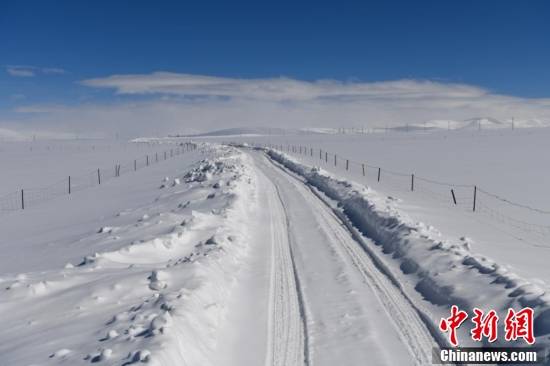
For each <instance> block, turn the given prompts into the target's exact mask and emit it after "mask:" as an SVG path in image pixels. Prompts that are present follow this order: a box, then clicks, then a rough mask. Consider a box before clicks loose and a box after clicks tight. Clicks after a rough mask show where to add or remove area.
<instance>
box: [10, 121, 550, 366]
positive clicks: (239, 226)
mask: <svg viewBox="0 0 550 366" xmlns="http://www.w3.org/2000/svg"><path fill="white" fill-rule="evenodd" d="M516 132H517V133H516ZM453 133H454V134H453V135H451V134H445V133H443V132H440V133H420V132H416V133H414V134H412V133H411V134H407V135H405V134H397V133H395V134H387V135H381V134H376V135H372V136H371V135H368V136H364V135H350V134H346V135H337V134H336V135H326V134H324V135H319V134H309V135H306V134H300V135H299V136H289V135H285V136H279V137H276V136H265V137H261V136H246V137H242V138H240V140H241V141H249V142H255V143H258V144H269V145H272V146H273V148H271V149H265V148H252V147H250V146H249V145H248V146H246V145H238V146H235V147H231V146H222V145H220V144H212V143H202V142H198V141H199V140H198V139H195V141H194V142H197V143H198V148H197V149H195V150H192V151H182V153H181V154H177V155H175V156H173V157H169V158H167V159H166V160H164V159H163V157H164V155H161V159H160V160H159V162H156V160H155V162H154V163H151V164H150V166H146V167H142V168H140V169H137V170H136V171H132V170H131V169H130V171H124V174H121V175H120V177H113V178H111V179H108V180H106V181H105V182H103V183H102V184H101V185H92V186H89V187H87V188H86V189H82V190H80V191H76V192H75V193H74V194H71V195H70V196H69V195H62V196H57V197H53V198H51V199H48V200H44V201H41V202H39V203H37V204H36V205H32V206H30V207H28V208H26V209H25V210H16V211H12V212H9V213H6V214H5V215H3V217H2V220H1V221H0V232H2V235H1V237H0V250H1V251H2V256H0V322H1V323H2V331H1V332H0V365H4V364H6V365H16V366H18V365H21V366H28V365H63V364H66V365H81V364H82V365H84V364H90V363H94V364H96V363H97V364H100V365H101V364H105V365H131V364H140V363H149V364H152V365H223V366H226V365H227V366H237V365H239V366H241V365H251V366H255V365H270V366H298V365H327V366H328V365H331V366H332V365H334V364H337V363H339V362H340V363H341V362H342V355H345V357H346V363H345V364H346V365H364V364H365V360H369V361H370V362H372V363H373V364H376V365H427V364H431V361H432V349H433V347H437V346H448V344H449V343H448V338H447V335H445V334H443V333H441V332H440V331H439V330H438V329H437V325H438V323H439V320H440V318H441V317H445V316H447V315H448V312H449V307H450V306H451V305H453V304H458V305H459V306H461V307H462V308H464V309H468V310H471V309H472V308H473V307H476V306H477V307H482V308H484V309H489V308H491V309H495V310H497V311H498V312H499V313H502V312H504V311H505V310H506V309H507V308H508V307H513V308H521V307H524V306H530V307H533V308H534V309H535V314H536V317H535V336H536V337H537V345H541V346H545V345H548V344H549V343H550V338H549V335H550V298H549V296H548V294H547V293H548V290H549V288H548V278H550V272H549V270H548V268H547V258H548V254H547V253H548V250H549V249H550V247H549V246H548V244H547V243H546V240H545V237H544V235H539V234H538V233H535V234H533V233H531V232H529V231H528V230H525V228H523V227H522V228H512V229H511V228H510V225H508V224H506V223H504V222H499V221H497V220H494V219H493V218H492V217H491V216H490V215H489V213H488V211H487V210H488V208H487V207H495V206H494V205H496V203H493V202H492V201H489V200H488V198H486V197H485V198H484V196H483V194H484V193H482V191H479V195H480V196H479V197H478V198H477V199H478V207H477V211H475V212H473V211H472V207H471V203H472V202H471V199H472V196H471V194H472V189H471V188H472V187H471V186H470V185H471V184H478V185H479V187H482V188H483V189H486V190H487V192H495V193H496V194H498V195H503V196H504V197H507V198H509V199H511V200H517V201H519V202H522V203H527V204H530V205H536V206H537V207H541V208H544V206H545V203H544V201H542V200H541V201H538V200H536V199H535V197H536V196H537V190H539V193H541V192H542V191H543V190H544V182H540V180H544V179H545V177H548V175H547V173H544V172H543V170H542V169H541V172H540V174H539V175H538V176H536V174H538V173H537V172H538V170H536V169H534V167H543V166H544V159H545V157H546V156H547V155H548V154H547V153H546V147H545V144H544V141H545V136H547V135H548V134H549V132H548V131H547V130H531V131H528V130H522V131H514V132H512V131H510V132H506V131H487V132H485V131H484V132H481V133H480V134H479V135H478V134H474V133H473V131H469V132H464V131H463V132H461V133H459V132H457V131H453ZM222 140H223V141H229V140H239V138H237V137H235V136H232V137H231V138H229V137H227V138H224V137H218V138H215V139H213V141H216V142H221V141H222ZM139 141H141V143H142V144H144V145H142V147H137V146H133V145H131V144H121V145H119V146H118V147H117V148H116V149H115V150H116V151H117V154H118V156H120V159H121V160H122V159H127V160H130V161H132V159H133V156H135V155H139V153H140V152H141V153H142V156H143V155H147V154H148V155H150V156H152V154H154V152H156V151H159V152H164V151H169V150H170V149H173V148H175V147H177V146H181V145H178V143H181V142H187V141H188V140H187V139H183V138H165V139H142V140H139ZM516 143H517V144H518V146H520V145H521V146H523V147H522V148H521V149H520V148H519V147H516V148H511V147H510V146H512V145H513V146H515V145H514V144H516ZM275 145H279V147H278V148H275ZM281 145H283V146H282V150H284V152H282V151H281ZM63 146H65V147H64V148H65V149H69V146H70V148H71V149H75V150H76V151H73V153H71V154H62V153H61V152H62V151H63V149H62V148H58V149H57V150H56V149H50V150H48V149H47V148H46V150H45V151H43V152H42V155H47V153H46V152H47V151H49V152H50V153H52V154H53V155H54V156H57V159H61V156H63V157H64V159H65V160H64V162H63V163H62V164H61V165H63V166H65V167H74V168H75V169H77V167H79V166H80V164H81V162H82V157H83V155H82V154H85V156H87V157H88V159H87V160H86V161H88V162H89V163H90V165H92V164H93V165H99V164H101V163H104V164H106V165H109V163H110V162H111V161H112V160H111V159H110V158H111V157H112V154H111V153H112V151H109V150H110V149H114V148H113V147H112V146H113V145H109V144H107V145H103V147H104V149H99V151H96V152H95V153H93V152H92V153H90V152H89V151H88V149H89V148H90V146H89V145H87V144H84V145H82V146H80V147H79V146H78V144H75V145H72V144H69V145H63ZM107 146H111V147H110V148H107ZM145 146H147V147H145ZM149 146H154V147H149ZM9 147H10V149H9V151H11V154H13V155H12V156H19V157H24V156H27V155H28V154H33V153H34V150H35V148H33V150H32V151H31V150H30V149H28V146H25V145H16V144H13V145H10V146H9ZM79 149H82V150H84V149H85V150H86V152H84V151H82V152H80V153H78V151H79ZM300 149H301V151H300ZM312 149H313V150H312ZM55 151H58V152H59V153H56V152H55ZM92 151H94V150H93V149H92ZM334 152H337V154H336V165H334ZM17 154H19V155H17ZM94 154H98V155H97V156H95V155H94ZM329 154H330V155H329ZM363 156H370V157H371V159H368V160H366V159H365V160H363ZM26 159H28V160H27V161H28V162H27V163H26V164H27V165H28V166H31V167H33V169H31V170H33V171H36V172H38V171H40V170H46V169H44V166H45V165H42V161H47V160H48V159H51V160H55V159H54V158H53V157H49V158H48V157H45V156H43V157H41V158H37V159H33V158H32V157H27V158H26ZM41 159H44V160H41ZM347 159H350V162H351V163H349V164H348V166H347V169H346V160H347ZM15 160H16V159H15V158H14V159H12V160H9V161H11V162H13V161H15ZM20 160H21V159H20ZM353 162H355V163H353ZM362 162H363V163H362ZM365 162H368V166H366V168H367V169H366V171H365V175H363V171H362V167H363V166H362V165H361V164H364V163H365ZM527 162H528V164H527ZM33 164H34V165H33ZM16 165H17V164H16ZM41 165H42V166H41ZM510 165H518V168H517V171H513V170H512V171H511V168H510ZM319 166H320V168H321V169H319ZM377 166H381V167H383V169H382V170H381V179H380V182H378V169H377ZM412 166H415V167H417V168H416V169H414V170H412V168H411V167H412ZM489 168H490V169H489ZM55 169H60V168H58V167H57V168H55ZM83 169H84V168H83ZM86 169H89V167H88V168H86ZM14 171H15V172H17V174H19V175H22V174H24V173H23V172H25V171H26V170H25V169H21V170H19V171H17V170H16V169H14ZM86 171H87V170H85V169H84V170H83V172H86ZM58 172H59V173H60V174H61V172H62V169H60V170H59V171H58ZM412 172H414V173H415V174H416V179H415V180H414V187H412V188H413V189H412V190H411V177H412V176H411V175H410V174H411V173H412ZM515 172H517V174H518V175H521V174H523V179H526V181H530V182H533V185H529V186H527V185H525V184H523V183H521V184H520V182H523V180H522V179H518V178H516V174H515ZM401 173H403V174H401ZM14 174H15V173H14ZM45 174H50V173H45ZM545 174H546V175H545ZM468 177H475V178H476V179H475V181H474V180H473V178H472V179H471V180H470V179H469V178H468ZM512 177H513V178H512ZM459 178H460V179H459ZM505 178H506V179H505ZM27 179H30V180H39V179H40V178H39V174H38V175H34V176H30V175H29V176H28V178H27ZM422 179H425V180H422ZM430 179H433V180H438V183H437V184H436V183H433V182H431V180H430ZM513 179H515V180H513ZM429 180H430V181H429ZM442 182H449V183H450V184H451V186H447V185H441V183H442ZM436 187H437V188H436ZM451 187H453V188H454V189H455V190H456V198H457V200H458V201H459V202H458V204H457V205H454V203H451V202H450V200H451V199H450V192H449V190H450V188H451ZM522 192H525V197H524V196H523V195H522V194H521V193H522ZM463 200H464V201H465V202H464V203H463V202H462V201H463ZM495 201H498V200H496V199H495ZM509 205H511V204H510V203H507V202H504V203H503V204H502V206H499V210H502V211H504V210H510V211H506V213H508V214H510V215H512V216H513V217H514V218H519V219H521V220H531V219H533V220H534V218H532V217H531V216H528V215H527V214H525V213H522V212H523V211H522V210H526V209H525V208H524V207H516V206H514V208H513V209H512V208H510V209H508V208H507V207H508V206H509ZM484 207H485V209H483V208H484ZM518 215H519V216H518ZM539 215H543V214H542V213H540V212H537V214H533V217H539ZM539 219H540V218H539ZM540 220H541V225H543V224H544V220H543V219H540ZM468 332H469V328H468V327H463V328H461V329H460V330H459V337H460V339H461V345H479V344H476V343H474V342H472V341H471V339H470V337H469V334H468ZM514 344H516V345H518V346H522V345H525V344H524V343H522V342H521V341H518V342H516V343H514ZM496 345H509V343H505V342H502V341H501V340H500V339H499V341H498V342H497V343H496Z"/></svg>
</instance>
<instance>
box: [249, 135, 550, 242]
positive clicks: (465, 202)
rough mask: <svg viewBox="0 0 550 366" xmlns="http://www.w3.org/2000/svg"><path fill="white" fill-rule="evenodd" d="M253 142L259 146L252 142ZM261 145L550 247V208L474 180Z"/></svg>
mask: <svg viewBox="0 0 550 366" xmlns="http://www.w3.org/2000/svg"><path fill="white" fill-rule="evenodd" d="M251 145H255V146H259V145H258V144H254V143H252V144H251ZM261 146H262V147H269V148H271V149H275V150H279V151H281V152H285V153H288V154H291V155H295V156H298V157H300V160H302V161H305V162H307V163H310V164H312V165H316V166H321V167H323V168H324V169H325V170H327V171H339V173H340V174H341V172H342V171H345V173H346V176H349V177H350V178H353V179H354V180H356V181H358V182H365V183H367V184H369V185H372V186H376V185H379V186H380V187H384V188H386V189H389V190H390V191H392V192H399V193H400V195H401V196H403V195H405V196H408V197H416V198H421V199H422V200H430V201H431V202H433V203H436V204H438V205H439V206H441V207H445V208H448V209H453V210H460V211H462V212H468V213H470V214H472V215H475V216H473V217H475V218H476V220H478V219H482V218H483V219H485V220H486V221H485V222H487V223H488V224H496V225H498V226H500V227H501V228H513V230H512V231H513V233H509V234H510V235H512V236H514V237H515V238H516V239H519V240H521V241H524V242H525V243H527V244H530V245H533V246H538V247H548V248H550V243H548V238H549V237H550V225H548V222H550V211H549V210H543V209H539V208H535V207H531V206H528V205H525V204H521V203H517V202H514V201H511V200H509V199H507V198H504V197H501V196H499V195H497V194H494V193H492V192H490V191H488V190H486V189H484V188H482V187H479V186H476V185H473V184H456V183H450V182H443V181H438V180H434V179H430V178H426V177H422V176H418V175H416V174H414V173H405V172H399V171H393V170H389V169H386V168H383V167H379V166H373V165H370V164H368V163H366V162H359V161H355V160H352V159H348V158H346V157H344V156H342V155H339V154H334V153H331V152H328V151H325V150H323V149H315V148H312V147H309V146H296V145H280V144H277V145H275V144H267V145H261Z"/></svg>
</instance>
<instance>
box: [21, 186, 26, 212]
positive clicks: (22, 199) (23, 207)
mask: <svg viewBox="0 0 550 366" xmlns="http://www.w3.org/2000/svg"><path fill="white" fill-rule="evenodd" d="M21 209H22V210H24V209H25V191H23V189H21Z"/></svg>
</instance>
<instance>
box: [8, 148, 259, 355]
mask: <svg viewBox="0 0 550 366" xmlns="http://www.w3.org/2000/svg"><path fill="white" fill-rule="evenodd" d="M247 159H248V156H247V155H245V154H243V153H241V152H239V151H238V150H236V149H234V148H227V147H225V148H217V149H216V151H215V153H214V154H212V155H210V157H209V158H206V159H203V160H202V161H200V162H198V163H197V164H196V166H195V167H194V168H193V169H192V170H191V171H189V172H188V173H187V174H185V175H183V176H180V177H174V179H170V178H164V179H162V182H161V184H160V186H159V188H158V189H159V192H160V195H159V197H158V198H157V200H156V201H155V202H153V203H152V204H151V205H150V206H147V207H143V208H139V209H136V210H135V211H125V212H123V213H121V215H122V218H123V219H124V220H125V224H124V225H118V226H116V227H114V226H109V227H102V228H99V230H97V231H96V232H95V233H92V234H91V235H92V236H94V237H96V243H95V244H94V243H93V242H92V244H91V245H93V247H95V248H100V247H101V243H102V241H103V240H105V238H109V239H110V240H115V241H116V240H119V241H124V242H125V241H126V240H128V241H131V243H129V245H122V246H120V247H119V249H117V250H110V251H103V252H102V251H98V252H97V253H94V254H90V255H87V256H85V257H84V258H83V260H82V261H81V262H80V263H68V264H67V266H66V267H65V268H64V269H61V270H54V271H47V272H37V273H32V272H31V273H24V274H19V275H14V276H11V275H10V276H6V277H3V278H0V283H1V284H2V288H1V289H0V293H1V295H0V313H3V314H11V316H10V318H8V317H3V319H4V321H3V323H4V324H3V327H4V330H5V332H3V335H0V354H2V362H5V363H6V364H10V365H28V364H38V363H39V364H41V365H58V364H70V365H80V364H90V363H98V364H110V365H111V364H118V365H131V364H136V363H142V362H147V363H149V364H151V365H199V364H200V365H211V364H213V362H214V361H213V357H214V353H215V350H216V347H217V342H218V341H219V340H218V339H217V330H218V328H219V326H220V324H221V323H222V321H223V319H224V317H225V311H226V303H227V301H228V298H229V296H230V294H231V291H232V288H233V286H234V284H235V283H236V281H237V275H238V273H239V269H240V267H241V264H242V262H243V261H244V260H245V258H246V255H247V253H248V248H249V244H250V242H249V240H250V238H249V237H250V228H249V222H250V219H251V217H252V215H253V214H254V212H256V210H257V209H258V207H257V206H258V205H257V184H256V182H255V180H256V176H255V173H254V172H253V170H252V169H250V163H248V162H247ZM170 182H171V183H170ZM132 238H141V239H138V240H132ZM22 319H24V320H25V321H28V323H27V324H22V323H24V322H22ZM45 340H48V341H45Z"/></svg>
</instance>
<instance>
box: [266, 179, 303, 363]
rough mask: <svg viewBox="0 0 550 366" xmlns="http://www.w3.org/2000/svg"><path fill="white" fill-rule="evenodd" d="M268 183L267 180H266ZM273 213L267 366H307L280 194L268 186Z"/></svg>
mask: <svg viewBox="0 0 550 366" xmlns="http://www.w3.org/2000/svg"><path fill="white" fill-rule="evenodd" d="M266 181H268V180H267V178H266ZM268 189H269V190H272V191H273V192H271V193H270V194H268V197H269V198H268V202H269V203H268V205H269V207H268V210H269V211H270V212H271V213H272V214H271V221H270V226H271V243H272V256H271V258H272V259H271V283H270V301H269V304H270V309H269V319H268V329H269V332H270V333H269V334H268V347H267V355H266V362H265V364H266V366H298V365H308V364H309V356H308V347H307V323H306V319H305V311H304V306H303V299H302V295H301V292H300V285H299V281H298V278H297V275H296V268H295V263H294V260H293V256H292V249H291V246H290V243H291V240H290V233H289V228H288V218H287V215H286V212H285V209H284V204H283V202H282V200H281V196H280V193H279V191H278V189H277V187H276V186H275V185H274V184H270V186H269V187H268Z"/></svg>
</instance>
